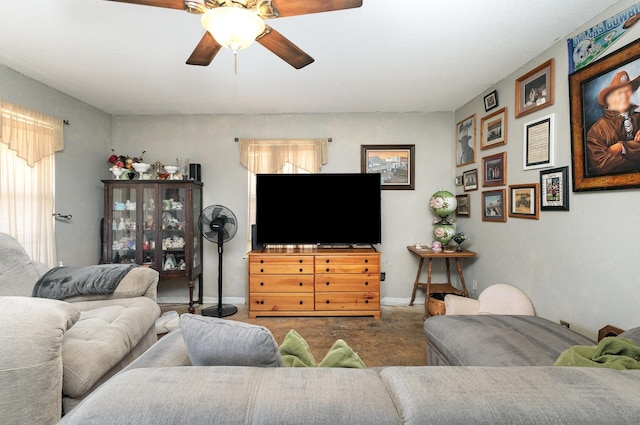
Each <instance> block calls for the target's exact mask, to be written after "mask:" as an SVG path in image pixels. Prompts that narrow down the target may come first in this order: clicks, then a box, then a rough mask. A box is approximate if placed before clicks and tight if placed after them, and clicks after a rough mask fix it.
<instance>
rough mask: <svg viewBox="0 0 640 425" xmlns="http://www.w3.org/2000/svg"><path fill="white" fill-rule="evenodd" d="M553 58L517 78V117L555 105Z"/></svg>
mask: <svg viewBox="0 0 640 425" xmlns="http://www.w3.org/2000/svg"><path fill="white" fill-rule="evenodd" d="M553 64H554V62H553V59H550V60H548V61H547V62H545V63H543V64H542V65H540V66H538V67H537V68H535V69H532V70H531V71H529V72H527V73H526V74H524V75H523V76H522V77H520V78H518V79H517V80H516V118H519V117H521V116H523V115H526V114H530V113H532V112H535V111H538V110H540V109H542V108H546V107H547V106H551V105H553V96H554V93H553V89H554V87H553V81H554V75H553Z"/></svg>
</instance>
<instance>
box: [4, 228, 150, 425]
mask: <svg viewBox="0 0 640 425" xmlns="http://www.w3.org/2000/svg"><path fill="white" fill-rule="evenodd" d="M46 271H47V268H46V267H45V266H44V265H42V264H39V263H36V262H33V261H31V259H30V258H29V257H28V255H27V254H26V253H25V251H24V249H23V248H22V247H21V246H20V244H19V243H18V242H16V241H15V240H14V239H13V238H11V237H10V236H9V235H6V234H2V233H0V314H1V315H2V320H0V359H2V361H1V363H0V382H3V383H4V382H7V383H10V385H1V386H0V411H1V412H2V421H1V422H2V423H3V424H7V425H8V424H18V423H20V424H22V423H27V422H29V423H38V424H49V423H56V422H57V421H58V420H59V419H60V417H61V415H62V414H64V413H66V412H69V411H70V410H71V409H72V408H73V407H74V406H75V405H76V404H77V403H78V402H79V401H80V400H82V399H83V398H84V397H86V396H87V395H88V394H89V393H91V392H92V391H93V390H94V389H95V388H97V387H98V386H99V385H101V384H102V383H103V382H104V381H106V380H107V379H108V378H110V377H111V376H113V375H114V374H115V373H117V372H118V371H120V370H122V369H123V368H124V367H125V366H127V365H128V364H129V363H131V361H133V360H134V359H136V358H137V357H138V356H140V355H141V354H142V353H143V352H144V351H146V350H147V348H149V347H150V346H151V345H153V344H154V343H155V342H156V341H157V337H156V332H155V320H156V319H157V318H158V317H159V315H160V308H159V307H158V304H157V302H156V299H157V283H158V273H157V272H156V271H154V270H152V269H147V268H141V267H139V268H134V269H132V270H131V271H130V272H129V273H128V274H127V275H126V276H125V277H124V279H123V280H122V281H121V283H120V284H119V285H118V288H117V290H116V291H115V292H114V293H113V294H110V295H92V296H82V297H73V298H68V299H66V300H64V301H57V300H46V299H39V298H32V297H31V292H32V290H33V286H34V285H35V283H36V282H37V280H38V279H39V277H40V276H42V274H44V273H45V272H46ZM25 313H26V314H25ZM25 317H26V319H25ZM12 318H16V319H15V320H12ZM18 318H19V320H18ZM32 341H33V342H32ZM36 341H40V342H36ZM42 341H45V342H44V343H42ZM26 418H28V419H26ZM34 418H37V420H36V419H34ZM25 421H27V422H25Z"/></svg>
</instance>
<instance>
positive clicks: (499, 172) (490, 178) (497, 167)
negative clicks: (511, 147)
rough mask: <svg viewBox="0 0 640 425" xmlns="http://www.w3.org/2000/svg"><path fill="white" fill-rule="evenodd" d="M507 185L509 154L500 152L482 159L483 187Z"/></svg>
mask: <svg viewBox="0 0 640 425" xmlns="http://www.w3.org/2000/svg"><path fill="white" fill-rule="evenodd" d="M505 184H507V153H506V152H500V153H497V154H495V155H491V156H485V157H484V158H482V185H483V186H504V185H505Z"/></svg>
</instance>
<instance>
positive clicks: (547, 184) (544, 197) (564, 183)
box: [540, 167, 569, 211]
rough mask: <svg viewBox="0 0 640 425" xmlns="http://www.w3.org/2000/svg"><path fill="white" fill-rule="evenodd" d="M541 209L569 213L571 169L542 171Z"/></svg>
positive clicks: (561, 168) (562, 168)
mask: <svg viewBox="0 0 640 425" xmlns="http://www.w3.org/2000/svg"><path fill="white" fill-rule="evenodd" d="M540 209H541V210H542V211H569V167H560V168H554V169H552V170H544V171H540Z"/></svg>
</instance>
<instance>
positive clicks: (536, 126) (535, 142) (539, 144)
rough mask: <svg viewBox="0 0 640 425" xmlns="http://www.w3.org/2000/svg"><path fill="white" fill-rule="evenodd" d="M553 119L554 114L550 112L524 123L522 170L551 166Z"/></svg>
mask: <svg viewBox="0 0 640 425" xmlns="http://www.w3.org/2000/svg"><path fill="white" fill-rule="evenodd" d="M554 120H555V114H550V115H547V116H545V117H542V118H538V119H536V120H533V121H529V122H528V123H526V124H525V125H524V138H523V140H524V147H523V149H522V152H523V153H522V162H523V165H522V169H523V170H534V169H536V168H549V167H553V165H554V164H553V162H554V152H555V144H554V128H555V126H554Z"/></svg>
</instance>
